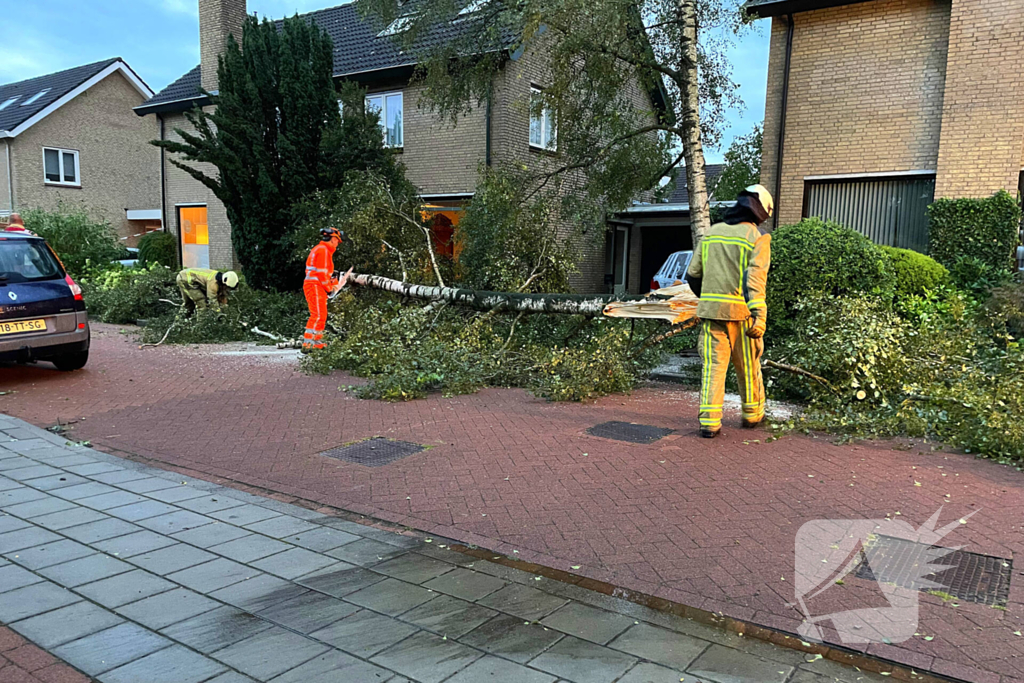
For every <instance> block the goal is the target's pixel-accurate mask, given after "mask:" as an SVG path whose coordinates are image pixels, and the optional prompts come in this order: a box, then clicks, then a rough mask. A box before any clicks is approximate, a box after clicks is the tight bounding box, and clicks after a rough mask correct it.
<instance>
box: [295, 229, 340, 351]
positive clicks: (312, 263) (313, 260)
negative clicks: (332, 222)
mask: <svg viewBox="0 0 1024 683" xmlns="http://www.w3.org/2000/svg"><path fill="white" fill-rule="evenodd" d="M335 248H336V247H335V245H334V240H333V239H332V240H331V241H329V242H321V243H320V244H318V245H316V246H315V247H313V250H312V251H310V252H309V257H308V258H307V259H306V281H305V282H303V283H302V291H303V293H304V294H305V295H306V303H307V304H308V305H309V321H308V322H307V323H306V331H305V333H304V334H303V335H302V348H303V349H304V350H306V351H308V350H310V349H322V348H324V342H323V338H324V326H325V325H326V324H327V295H328V294H330V293H331V290H333V289H334V287H335V285H337V284H338V283H337V281H336V280H334V278H333V277H332V275H333V273H334V250H335Z"/></svg>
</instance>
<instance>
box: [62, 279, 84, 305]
mask: <svg viewBox="0 0 1024 683" xmlns="http://www.w3.org/2000/svg"><path fill="white" fill-rule="evenodd" d="M64 282H66V283H68V287H70V288H71V293H72V294H74V295H75V301H81V300H82V288H81V287H79V286H78V285H77V284H76V283H75V281H74V280H72V279H71V276H70V275H65V276H64Z"/></svg>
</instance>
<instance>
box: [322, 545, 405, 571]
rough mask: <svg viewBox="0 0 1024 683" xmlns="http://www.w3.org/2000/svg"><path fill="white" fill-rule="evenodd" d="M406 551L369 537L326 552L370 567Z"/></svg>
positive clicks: (350, 562)
mask: <svg viewBox="0 0 1024 683" xmlns="http://www.w3.org/2000/svg"><path fill="white" fill-rule="evenodd" d="M406 552H407V551H405V550H403V549H402V548H396V547H395V546H393V545H388V544H387V543H381V542H380V541H374V540H371V539H369V538H364V539H362V540H359V541H353V542H352V543H346V544H345V545H343V546H341V547H340V548H335V549H334V550H331V551H330V552H328V553H327V554H328V555H330V556H331V557H336V558H338V559H339V560H342V561H343V562H348V563H349V564H358V565H360V566H363V567H372V566H373V565H375V564H380V563H381V562H384V561H386V560H390V559H391V558H393V557H398V556H399V555H402V554H404V553H406Z"/></svg>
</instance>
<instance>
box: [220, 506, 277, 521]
mask: <svg viewBox="0 0 1024 683" xmlns="http://www.w3.org/2000/svg"><path fill="white" fill-rule="evenodd" d="M210 516H211V517H213V518H215V519H219V520H220V521H222V522H227V523H228V524H234V525H235V526H245V525H246V524H255V523H256V522H260V521H262V520H264V519H270V518H272V517H280V516H281V513H279V512H274V511H273V510H268V509H267V508H265V507H261V506H259V505H251V504H245V505H238V506H236V507H232V508H229V509H227V510H219V511H217V512H211V513H210Z"/></svg>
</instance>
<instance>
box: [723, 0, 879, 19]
mask: <svg viewBox="0 0 1024 683" xmlns="http://www.w3.org/2000/svg"><path fill="white" fill-rule="evenodd" d="M868 1H869V0H765V1H763V2H757V1H756V0H748V1H747V2H746V3H744V5H743V8H744V9H745V10H746V11H747V13H748V14H752V15H754V16H756V17H760V18H762V19H764V18H767V17H778V16H782V15H784V14H797V13H798V12H810V11H813V10H817V9H828V8H829V7H841V6H843V5H855V4H857V3H860V2H868Z"/></svg>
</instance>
